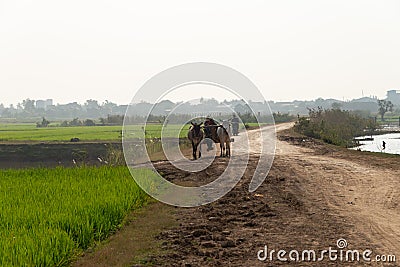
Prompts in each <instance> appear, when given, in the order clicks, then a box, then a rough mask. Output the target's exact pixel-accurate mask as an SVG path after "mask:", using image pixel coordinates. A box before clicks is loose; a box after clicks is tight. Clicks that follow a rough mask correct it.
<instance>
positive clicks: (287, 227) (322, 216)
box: [86, 124, 400, 266]
mask: <svg viewBox="0 0 400 267" xmlns="http://www.w3.org/2000/svg"><path fill="white" fill-rule="evenodd" d="M289 126H290V125H288V124H285V125H279V126H278V127H277V128H278V131H283V130H285V129H287V128H289ZM266 131H270V130H268V129H266ZM250 138H253V139H257V132H252V133H250ZM279 139H280V140H279V141H278V142H277V149H276V156H275V160H274V163H273V166H272V168H271V171H270V173H269V175H268V177H267V179H266V181H265V182H264V183H263V184H262V186H261V187H260V188H258V190H257V191H256V192H254V193H249V192H248V185H249V182H250V179H251V176H252V173H253V172H254V169H255V167H256V165H257V162H258V157H257V155H255V154H252V155H251V156H250V162H249V164H248V168H247V169H246V172H245V175H244V177H243V179H242V180H241V181H240V182H239V183H238V185H237V186H236V187H235V188H234V189H233V190H232V191H231V192H230V193H228V194H227V195H226V196H224V197H223V198H221V199H220V200H218V201H216V202H214V203H211V204H208V205H205V206H201V207H198V208H176V209H173V211H171V212H173V214H174V218H175V220H177V223H178V224H179V225H177V226H175V227H172V228H169V229H167V230H163V231H162V232H161V233H160V234H158V235H156V240H157V242H158V243H159V244H160V247H161V249H160V250H158V251H151V252H150V255H147V256H146V260H145V262H144V263H145V264H148V265H155V266H278V265H281V266H286V265H293V266H349V265H352V266H363V265H368V266H371V265H372V266H375V265H379V266H381V263H376V262H365V261H363V260H361V261H359V262H347V261H343V260H342V261H340V260H335V261H331V260H329V257H328V256H325V258H324V261H322V262H312V261H304V262H294V261H291V262H284V261H279V260H277V256H276V253H277V251H278V250H285V251H287V252H289V251H290V250H297V251H299V252H300V254H301V252H302V251H303V250H315V251H316V252H317V253H319V252H320V251H321V250H324V249H329V247H332V248H333V249H338V247H337V244H336V242H337V240H338V239H341V238H342V239H346V241H347V244H348V245H347V247H346V248H343V250H349V249H351V250H355V249H357V250H359V251H360V253H362V252H363V251H364V250H366V249H370V250H372V251H373V253H372V255H371V256H370V258H371V259H372V260H375V257H376V255H378V254H382V255H385V256H386V255H396V256H397V257H399V259H398V260H399V261H400V206H399V201H400V190H399V189H398V184H399V180H400V175H399V174H400V167H399V160H400V157H394V156H387V157H383V156H380V155H373V154H370V153H365V152H358V151H348V150H345V149H340V148H335V147H332V146H327V145H325V144H321V143H320V142H316V141H313V140H310V139H303V138H301V137H296V136H295V135H294V134H293V133H291V132H285V131H284V132H281V133H280V134H279ZM237 144H238V143H236V144H235V143H234V144H233V150H234V151H235V145H237ZM227 162H228V160H227V159H225V158H217V159H216V160H215V161H214V163H213V164H212V165H211V166H210V167H208V168H207V169H206V170H204V171H201V172H199V173H196V174H193V173H187V172H182V171H179V170H177V169H175V168H174V167H173V166H172V165H171V164H169V163H168V162H159V163H158V164H157V169H158V170H160V171H162V172H163V173H164V174H165V177H166V178H167V179H169V180H171V181H173V182H175V183H178V184H179V183H181V184H192V185H196V184H199V183H201V184H204V183H207V182H209V181H212V180H214V179H215V178H216V177H218V175H219V174H220V173H222V172H223V170H224V168H225V166H226V164H227ZM157 205H161V204H157ZM161 206H162V205H161ZM164 208H165V209H171V208H169V207H167V206H165V207H164ZM127 227H135V224H134V223H132V224H130V225H128V226H127ZM120 238H121V239H122V240H120V242H124V241H123V239H124V237H120ZM127 238H128V237H127ZM129 238H130V239H129V240H132V239H131V237H129ZM126 242H129V241H127V240H126ZM130 242H132V241H130ZM138 242H140V240H139V241H138ZM265 245H266V246H267V247H268V253H269V252H270V251H271V250H275V251H276V252H275V254H274V256H273V258H274V259H273V260H272V261H271V260H269V259H267V260H265V261H260V260H259V259H258V258H257V253H258V251H260V250H262V249H264V246H265ZM107 249H108V248H107V246H105V247H104V248H103V249H102V250H103V251H102V250H100V251H99V252H98V253H104V250H106V251H107ZM132 253H133V254H135V252H132ZM110 255H111V254H110ZM260 255H263V254H260ZM133 256H134V255H132V257H131V259H132V258H134V257H133ZM319 256H320V255H319V254H317V258H318V257H319ZM91 257H92V258H96V254H94V255H91ZM111 257H112V256H111ZM286 257H288V255H287V254H286ZM136 262H137V261H136ZM139 262H140V261H139ZM97 263H98V261H97ZM127 263H128V262H119V263H118V264H116V265H120V266H124V265H127ZM130 263H132V262H130ZM142 263H143V262H142ZM88 265H90V261H86V266H88ZM96 265H98V264H96ZM139 265H140V264H139ZM386 265H388V266H397V265H396V263H390V264H389V263H386ZM104 266H107V263H106V262H104Z"/></svg>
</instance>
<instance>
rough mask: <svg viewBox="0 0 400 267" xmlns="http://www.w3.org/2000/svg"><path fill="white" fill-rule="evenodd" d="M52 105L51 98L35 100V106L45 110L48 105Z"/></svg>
mask: <svg viewBox="0 0 400 267" xmlns="http://www.w3.org/2000/svg"><path fill="white" fill-rule="evenodd" d="M52 105H53V99H46V100H36V108H38V109H44V110H46V109H47V107H48V106H52Z"/></svg>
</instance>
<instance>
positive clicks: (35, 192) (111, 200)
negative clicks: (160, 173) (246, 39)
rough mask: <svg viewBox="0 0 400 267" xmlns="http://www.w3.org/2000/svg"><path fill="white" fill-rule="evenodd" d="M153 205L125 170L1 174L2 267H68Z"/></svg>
mask: <svg viewBox="0 0 400 267" xmlns="http://www.w3.org/2000/svg"><path fill="white" fill-rule="evenodd" d="M135 175H139V176H149V175H154V174H153V173H152V172H151V171H150V170H145V169H138V170H136V173H135ZM147 200H148V197H147V195H146V194H145V193H144V192H143V191H142V190H141V189H140V188H139V187H138V186H137V184H136V183H135V182H134V180H133V179H132V177H131V175H130V173H129V170H128V169H127V168H126V167H122V166H119V167H110V166H103V167H100V168H94V167H79V168H55V169H45V168H40V169H23V170H4V171H1V173H0V210H1V213H0V247H1V250H0V266H65V265H67V264H68V263H69V262H70V260H71V258H72V257H73V256H74V255H77V253H79V252H80V251H82V250H84V249H86V248H88V247H90V246H92V245H93V244H94V243H95V242H97V241H100V240H102V239H104V238H106V237H107V236H108V235H109V234H110V233H112V232H113V231H115V230H116V229H117V228H118V227H120V224H121V222H122V221H123V218H124V217H125V216H126V214H127V212H128V211H129V210H130V209H137V208H139V207H141V206H142V205H144V204H145V203H146V201H147Z"/></svg>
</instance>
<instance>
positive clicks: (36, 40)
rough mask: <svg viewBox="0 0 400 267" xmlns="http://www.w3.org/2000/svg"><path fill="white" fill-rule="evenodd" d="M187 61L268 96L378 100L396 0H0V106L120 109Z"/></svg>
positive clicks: (396, 84) (393, 75)
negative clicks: (31, 102)
mask: <svg viewBox="0 0 400 267" xmlns="http://www.w3.org/2000/svg"><path fill="white" fill-rule="evenodd" d="M195 61H203V62H204V61H207V62H215V63H220V64H224V65H227V66H230V67H232V68H234V69H236V70H238V71H240V72H242V73H243V74H245V75H247V76H248V77H249V78H250V79H251V80H252V81H253V82H254V83H255V84H256V85H257V86H258V87H259V89H260V90H261V91H262V92H263V94H264V95H265V96H266V98H267V99H268V100H275V101H285V100H294V99H299V100H303V99H315V98H317V97H323V98H337V99H343V98H344V99H351V98H358V97H361V95H362V92H364V95H365V96H369V95H377V96H378V97H384V96H385V93H386V90H388V89H391V88H400V1H398V0H388V1H385V0H383V1H382V0H381V1H369V0H350V1H349V0H346V1H338V0H334V1H321V0H313V1H311V0H308V1H305V0H302V1H299V0H292V1H289V0H283V1H276V0H274V1H254V0H252V1H232V0H218V1H215V0H214V1H211V0H210V1H187V0H182V1H175V0H168V1H152V0H150V1H132V0H129V1H119V0H112V1H106V0H103V1H98V0H97V1H94V0H79V1H78V0H70V1H58V0H35V1H21V0H0V90H1V95H0V103H5V104H9V103H17V102H19V101H21V100H22V99H24V98H31V99H45V98H53V99H54V100H55V102H59V103H66V102H70V101H78V102H83V101H84V100H85V99H90V98H92V99H97V100H99V101H104V100H106V99H108V100H111V101H113V102H117V103H121V104H122V103H128V102H130V100H131V98H132V97H133V95H134V92H135V91H136V90H137V89H138V88H139V87H140V86H141V85H142V84H143V83H144V82H145V81H146V80H147V79H149V78H150V77H151V76H152V75H154V74H156V73H158V72H160V71H162V70H164V69H166V68H169V67H172V66H175V65H178V64H182V63H188V62H195ZM197 97H199V96H196V97H193V98H197Z"/></svg>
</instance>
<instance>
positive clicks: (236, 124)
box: [231, 114, 239, 135]
mask: <svg viewBox="0 0 400 267" xmlns="http://www.w3.org/2000/svg"><path fill="white" fill-rule="evenodd" d="M231 123H232V131H233V135H239V118H238V117H236V115H235V114H233V118H232V119H231Z"/></svg>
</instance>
